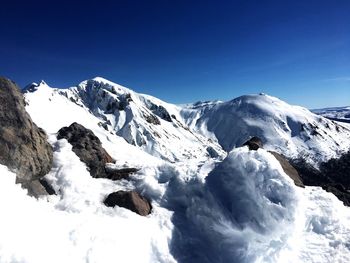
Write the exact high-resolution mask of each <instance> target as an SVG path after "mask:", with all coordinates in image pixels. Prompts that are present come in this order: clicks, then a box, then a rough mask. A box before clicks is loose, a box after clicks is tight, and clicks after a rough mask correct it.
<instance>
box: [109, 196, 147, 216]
mask: <svg viewBox="0 0 350 263" xmlns="http://www.w3.org/2000/svg"><path fill="white" fill-rule="evenodd" d="M104 204H105V205H106V206H109V207H114V206H116V205H117V206H120V207H124V208H127V209H129V210H131V211H133V212H135V213H137V214H139V215H141V216H146V215H149V214H150V213H151V210H152V206H151V203H150V202H149V201H148V200H147V199H146V198H145V197H143V196H141V195H140V194H138V193H137V192H135V191H129V192H127V191H118V192H114V193H111V194H109V195H108V196H107V198H106V199H105V201H104Z"/></svg>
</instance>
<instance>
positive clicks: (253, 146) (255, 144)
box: [243, 136, 263, 151]
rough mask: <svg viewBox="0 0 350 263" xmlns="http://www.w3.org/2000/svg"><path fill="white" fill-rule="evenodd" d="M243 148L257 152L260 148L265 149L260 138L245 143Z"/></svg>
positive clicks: (253, 138)
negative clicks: (246, 147)
mask: <svg viewBox="0 0 350 263" xmlns="http://www.w3.org/2000/svg"><path fill="white" fill-rule="evenodd" d="M243 146H248V147H249V150H254V151H256V150H257V149H259V148H263V143H262V141H261V139H260V138H258V137H255V136H254V137H252V138H250V139H249V140H248V141H246V142H245V143H243Z"/></svg>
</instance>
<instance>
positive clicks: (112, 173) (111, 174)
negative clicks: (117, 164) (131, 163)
mask: <svg viewBox="0 0 350 263" xmlns="http://www.w3.org/2000/svg"><path fill="white" fill-rule="evenodd" d="M138 170H139V169H137V168H122V169H110V168H108V167H106V173H107V178H108V179H111V180H113V181H116V180H120V179H127V178H128V177H129V176H130V175H131V174H134V173H136V172H137V171H138Z"/></svg>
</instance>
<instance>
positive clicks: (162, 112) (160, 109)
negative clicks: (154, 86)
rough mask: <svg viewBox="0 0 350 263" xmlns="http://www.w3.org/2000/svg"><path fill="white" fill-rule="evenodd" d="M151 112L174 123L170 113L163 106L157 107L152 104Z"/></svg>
mask: <svg viewBox="0 0 350 263" xmlns="http://www.w3.org/2000/svg"><path fill="white" fill-rule="evenodd" d="M150 110H151V111H152V112H153V113H154V114H155V115H157V116H158V117H159V118H161V119H163V120H165V121H168V122H172V119H171V117H170V114H169V112H168V111H167V110H166V109H165V108H164V107H163V106H162V105H155V104H153V103H151V106H150Z"/></svg>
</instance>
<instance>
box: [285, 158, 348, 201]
mask: <svg viewBox="0 0 350 263" xmlns="http://www.w3.org/2000/svg"><path fill="white" fill-rule="evenodd" d="M292 164H293V166H294V167H295V168H296V170H297V171H298V173H299V174H300V176H301V178H302V180H303V182H304V184H305V185H310V186H320V187H322V188H323V189H324V190H326V191H328V192H331V193H333V194H334V195H335V196H337V197H338V199H339V200H341V201H343V203H344V204H345V205H347V206H350V192H349V190H350V176H349V174H350V172H349V171H350V152H348V153H346V154H343V155H342V156H341V157H340V158H339V159H331V160H329V161H328V162H324V163H321V165H320V167H319V169H316V168H314V167H313V166H311V165H310V164H308V163H306V162H305V161H304V160H301V159H298V160H293V161H292Z"/></svg>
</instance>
